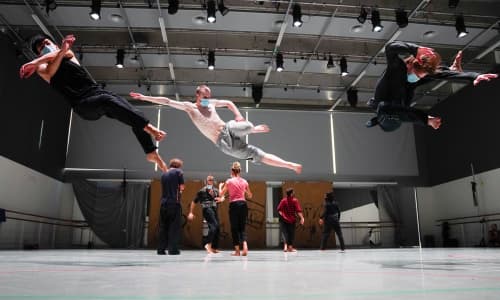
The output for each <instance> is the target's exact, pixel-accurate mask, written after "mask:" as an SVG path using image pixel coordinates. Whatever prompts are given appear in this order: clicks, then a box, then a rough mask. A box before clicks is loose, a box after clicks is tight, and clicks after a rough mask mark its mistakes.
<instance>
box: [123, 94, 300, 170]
mask: <svg viewBox="0 0 500 300" xmlns="http://www.w3.org/2000/svg"><path fill="white" fill-rule="evenodd" d="M130 96H131V97H132V98H134V99H138V100H144V101H149V102H153V103H157V104H164V105H168V106H171V107H173V108H176V109H179V110H183V111H185V112H186V113H187V114H188V115H189V117H190V118H191V120H192V121H193V123H194V125H195V126H196V127H197V128H198V129H199V130H200V132H201V133H202V134H203V135H204V136H206V137H207V138H208V139H209V140H211V141H212V142H213V143H214V144H215V145H216V146H217V147H218V148H219V149H220V150H221V151H222V152H224V153H226V154H228V155H231V156H233V157H236V158H239V159H251V160H252V161H253V162H262V163H264V164H266V165H270V166H274V167H280V168H287V169H290V170H293V171H295V172H296V173H297V174H300V172H301V171H302V165H300V164H297V163H294V162H289V161H285V160H283V159H281V158H279V157H278V156H276V155H274V154H270V153H266V152H264V151H263V150H262V149H260V148H257V147H255V146H252V145H248V144H247V143H246V142H245V141H244V140H243V137H244V136H246V135H248V134H250V133H262V132H269V127H268V126H267V125H257V126H254V125H253V124H252V123H250V122H249V121H247V120H245V119H244V118H243V116H242V115H241V113H240V111H239V110H238V108H237V107H236V105H234V103H233V102H232V101H229V100H217V99H210V98H211V91H210V88H209V87H208V86H206V85H200V86H198V87H197V88H196V102H195V103H193V102H188V101H174V100H171V99H168V98H165V97H150V96H144V95H142V94H139V93H135V92H131V93H130ZM208 99H210V100H208ZM216 107H227V108H228V109H229V110H231V111H232V112H233V113H234V120H232V121H229V122H227V123H226V122H224V121H223V120H222V119H221V118H220V117H219V115H218V114H217V111H216V109H215V108H216Z"/></svg>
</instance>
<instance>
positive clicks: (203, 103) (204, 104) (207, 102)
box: [200, 99, 210, 107]
mask: <svg viewBox="0 0 500 300" xmlns="http://www.w3.org/2000/svg"><path fill="white" fill-rule="evenodd" d="M200 104H201V106H203V107H208V104H210V101H209V100H208V99H201V103H200Z"/></svg>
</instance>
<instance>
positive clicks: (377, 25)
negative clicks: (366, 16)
mask: <svg viewBox="0 0 500 300" xmlns="http://www.w3.org/2000/svg"><path fill="white" fill-rule="evenodd" d="M372 26H373V28H372V31H373V32H381V31H382V29H384V26H382V21H381V20H380V12H379V11H378V10H377V9H375V8H374V9H372Z"/></svg>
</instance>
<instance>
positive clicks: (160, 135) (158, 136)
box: [144, 124, 167, 142]
mask: <svg viewBox="0 0 500 300" xmlns="http://www.w3.org/2000/svg"><path fill="white" fill-rule="evenodd" d="M144 131H146V132H147V133H149V135H151V136H152V137H153V138H154V139H155V141H158V142H160V141H161V140H163V139H164V138H165V136H166V135H167V133H166V132H165V131H163V130H160V129H158V128H156V127H154V126H153V125H151V124H148V125H146V127H144Z"/></svg>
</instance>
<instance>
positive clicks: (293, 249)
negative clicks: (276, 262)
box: [287, 247, 297, 252]
mask: <svg viewBox="0 0 500 300" xmlns="http://www.w3.org/2000/svg"><path fill="white" fill-rule="evenodd" d="M287 251H288V252H297V249H295V248H293V247H288V249H287Z"/></svg>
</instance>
